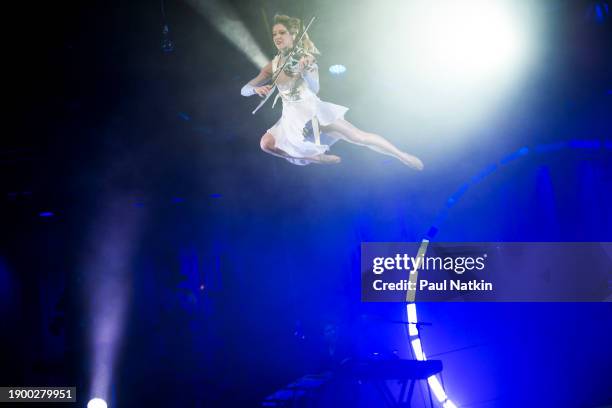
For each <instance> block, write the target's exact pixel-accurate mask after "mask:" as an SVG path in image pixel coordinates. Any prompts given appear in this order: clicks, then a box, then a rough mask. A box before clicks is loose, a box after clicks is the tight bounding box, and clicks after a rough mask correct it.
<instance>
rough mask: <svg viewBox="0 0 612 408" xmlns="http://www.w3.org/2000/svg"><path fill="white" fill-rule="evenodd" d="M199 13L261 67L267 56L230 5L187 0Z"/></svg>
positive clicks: (213, 0)
mask: <svg viewBox="0 0 612 408" xmlns="http://www.w3.org/2000/svg"><path fill="white" fill-rule="evenodd" d="M187 3H189V4H191V6H192V7H193V8H195V9H196V10H197V11H198V12H199V13H200V14H202V15H203V16H204V17H206V19H207V20H208V21H209V22H210V23H211V24H212V25H213V26H214V27H215V28H216V29H217V30H218V31H219V32H220V33H221V34H223V35H224V36H225V38H227V39H228V40H229V41H230V42H231V43H232V44H233V45H234V46H235V47H236V48H238V49H239V50H240V51H242V52H243V53H244V55H246V56H247V57H248V58H249V60H250V61H251V62H252V63H253V64H254V65H255V66H256V67H257V68H260V69H261V68H263V67H264V65H266V64H267V63H268V58H266V56H265V55H264V53H263V52H262V51H261V48H259V45H257V43H256V42H255V40H254V39H253V36H252V35H251V33H250V32H249V30H247V28H246V26H245V25H244V23H242V21H241V20H240V18H239V17H238V16H237V15H236V13H235V12H234V10H232V8H231V6H228V5H227V4H224V3H223V2H220V1H216V0H187Z"/></svg>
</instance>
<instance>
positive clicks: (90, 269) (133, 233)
mask: <svg viewBox="0 0 612 408" xmlns="http://www.w3.org/2000/svg"><path fill="white" fill-rule="evenodd" d="M106 202H108V204H107V208H106V209H105V210H104V211H103V212H102V214H100V216H99V217H98V218H97V219H96V220H95V221H94V227H93V229H92V230H91V236H90V238H89V242H88V244H89V246H88V252H87V257H86V258H85V259H84V262H85V264H84V265H83V267H84V269H85V271H86V275H85V279H86V280H85V285H84V286H83V290H84V291H85V293H84V296H85V299H87V302H88V304H87V311H88V317H89V321H90V322H91V323H90V324H91V330H90V333H89V347H90V355H91V359H92V362H91V385H90V387H91V390H90V392H91V395H93V396H96V397H97V398H94V399H93V400H92V401H95V403H96V404H98V403H99V402H100V401H102V400H101V398H104V399H108V397H109V394H110V388H111V383H112V375H113V370H114V366H115V363H116V359H117V351H118V349H119V345H120V342H121V337H122V333H123V326H124V319H125V314H126V308H127V303H128V296H129V286H130V273H129V263H130V261H131V255H132V250H133V247H134V243H135V241H136V238H137V237H138V232H139V231H140V225H141V221H142V220H141V217H142V215H141V214H142V212H143V210H142V209H137V208H135V207H134V205H133V200H131V199H128V198H125V197H120V198H116V197H111V198H109V199H107V200H106ZM94 406H95V407H100V406H101V405H94Z"/></svg>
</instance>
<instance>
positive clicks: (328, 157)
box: [306, 153, 342, 164]
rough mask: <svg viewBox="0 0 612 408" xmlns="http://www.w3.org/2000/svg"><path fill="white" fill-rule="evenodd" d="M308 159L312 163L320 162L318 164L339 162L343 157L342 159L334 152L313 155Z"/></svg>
mask: <svg viewBox="0 0 612 408" xmlns="http://www.w3.org/2000/svg"><path fill="white" fill-rule="evenodd" d="M306 160H308V161H309V162H311V163H318V164H338V163H340V162H341V161H342V159H340V157H339V156H336V155H333V154H325V153H323V154H318V155H316V156H312V157H307V158H306Z"/></svg>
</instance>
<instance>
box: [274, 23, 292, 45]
mask: <svg viewBox="0 0 612 408" xmlns="http://www.w3.org/2000/svg"><path fill="white" fill-rule="evenodd" d="M272 41H274V45H276V48H278V49H279V50H285V49H288V48H291V47H293V36H292V35H291V33H290V32H289V30H287V27H285V26H284V25H282V24H274V26H273V27H272Z"/></svg>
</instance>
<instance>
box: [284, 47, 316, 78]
mask: <svg viewBox="0 0 612 408" xmlns="http://www.w3.org/2000/svg"><path fill="white" fill-rule="evenodd" d="M304 57H313V60H314V56H313V55H312V54H310V53H308V52H306V50H305V49H304V48H303V47H302V46H300V45H296V46H294V47H293V48H292V49H291V52H289V53H288V55H287V57H286V58H287V60H286V63H285V64H283V72H284V73H285V74H287V75H288V76H290V77H295V76H298V75H299V74H300V61H301V60H302V58H304ZM306 69H308V66H306Z"/></svg>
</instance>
